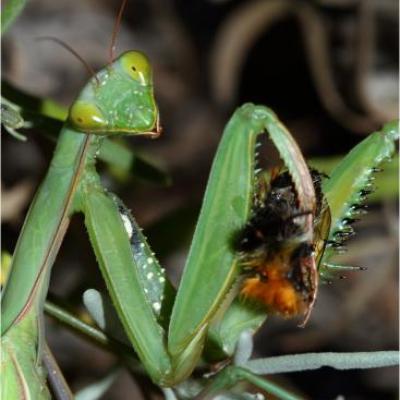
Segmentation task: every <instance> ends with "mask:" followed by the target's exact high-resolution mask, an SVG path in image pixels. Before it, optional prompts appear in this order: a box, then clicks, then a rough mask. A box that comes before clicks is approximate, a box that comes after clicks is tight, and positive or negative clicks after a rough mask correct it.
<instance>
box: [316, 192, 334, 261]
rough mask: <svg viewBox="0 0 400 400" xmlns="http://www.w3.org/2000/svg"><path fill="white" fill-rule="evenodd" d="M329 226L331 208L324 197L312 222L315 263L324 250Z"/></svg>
mask: <svg viewBox="0 0 400 400" xmlns="http://www.w3.org/2000/svg"><path fill="white" fill-rule="evenodd" d="M330 228H331V210H330V208H329V205H328V202H327V201H326V199H324V200H323V204H322V208H321V212H320V213H319V216H318V217H317V218H316V220H315V223H314V244H315V264H316V266H317V268H319V263H320V262H321V258H322V256H323V254H324V251H325V246H326V241H327V238H328V235H329V230H330Z"/></svg>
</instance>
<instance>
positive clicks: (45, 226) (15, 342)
mask: <svg viewBox="0 0 400 400" xmlns="http://www.w3.org/2000/svg"><path fill="white" fill-rule="evenodd" d="M159 121H160V119H159V114H158V109H157V104H156V102H155V99H154V94H153V81H152V70H151V65H150V62H149V60H148V58H147V57H146V56H145V55H144V54H143V53H141V52H139V51H128V52H126V53H123V54H122V55H121V56H119V57H118V58H116V59H114V57H111V61H110V63H109V64H108V65H107V66H105V67H104V68H103V69H102V70H100V71H99V72H98V73H97V74H95V75H94V76H93V77H92V78H91V79H90V81H89V82H88V83H87V85H86V86H85V87H84V88H83V90H82V91H81V93H80V94H79V96H78V97H77V99H76V100H75V101H74V103H73V104H72V106H71V107H70V110H69V115H68V118H67V120H66V122H65V124H64V126H63V128H62V131H61V134H60V136H59V140H58V143H57V147H56V150H55V153H54V156H53V159H52V161H51V164H50V167H49V169H48V172H47V175H46V177H45V178H44V180H43V182H42V184H41V186H40V188H39V190H38V192H37V194H36V196H35V198H34V201H33V203H32V205H31V207H30V210H29V212H28V215H27V217H26V221H25V224H24V226H23V229H22V231H21V234H20V237H19V240H18V243H17V246H16V249H15V252H14V256H13V260H12V266H11V273H10V276H9V279H8V281H7V284H6V286H5V288H4V291H3V296H2V327H1V332H2V346H3V352H4V359H5V365H6V368H5V374H4V376H7V378H4V379H8V381H9V382H23V383H22V384H21V383H19V384H17V383H16V384H11V383H10V384H8V385H6V387H5V388H3V393H5V398H19V397H18V396H21V393H25V394H26V393H30V394H32V390H34V391H35V392H34V393H33V398H47V397H48V396H49V394H48V391H47V389H46V387H45V383H44V382H45V374H44V372H43V370H42V368H41V358H42V351H43V348H44V346H45V345H44V333H43V326H42V321H41V320H42V314H43V311H42V310H43V303H44V300H45V297H46V294H47V288H48V284H49V277H50V272H51V267H52V265H53V263H54V261H55V258H56V255H57V252H58V250H59V248H60V245H61V243H62V240H63V237H64V234H65V232H66V231H67V229H68V224H69V220H70V218H71V216H72V215H73V214H75V213H82V214H83V215H84V217H85V225H86V228H87V231H88V234H89V238H90V241H91V244H92V247H93V249H94V252H95V254H96V258H97V260H98V264H99V266H100V269H101V272H102V275H103V278H104V280H105V282H106V285H107V289H108V292H109V295H110V297H111V299H112V303H113V305H114V308H115V310H116V312H117V314H118V316H119V318H120V320H121V322H122V325H123V327H124V330H125V332H126V334H127V336H128V338H129V341H130V343H131V344H132V346H133V348H134V350H135V352H136V353H137V355H138V357H139V359H140V361H141V362H142V364H143V366H144V368H145V370H146V371H147V373H148V374H149V376H150V377H151V379H152V380H153V381H154V382H155V383H156V384H158V385H160V386H164V387H172V386H175V385H177V384H178V383H179V382H182V381H183V380H184V379H186V378H187V377H189V376H190V374H191V372H192V371H193V369H194V368H195V367H196V365H197V364H198V361H199V359H200V357H201V356H202V354H203V350H205V351H207V347H208V346H209V344H210V343H213V345H214V347H215V346H217V347H218V349H219V352H220V353H222V354H223V357H228V356H229V355H230V354H231V353H232V347H234V346H235V344H236V342H237V339H238V336H239V333H238V334H237V335H236V336H235V337H233V338H230V339H229V340H230V341H229V342H228V341H227V339H225V338H224V337H223V334H222V332H223V329H224V318H232V313H233V314H235V312H237V317H236V318H237V320H240V319H241V318H242V322H243V326H247V327H249V328H251V329H252V330H255V329H256V328H258V327H259V326H260V325H261V323H262V322H263V320H264V319H265V311H264V310H263V311H262V312H260V311H259V310H257V311H254V310H251V307H250V306H249V305H246V304H244V303H242V302H241V301H240V300H238V299H237V298H236V299H235V294H237V282H238V277H239V275H240V260H239V258H238V257H237V254H235V251H233V250H232V247H231V245H230V242H231V238H232V233H234V232H235V231H237V230H239V229H241V228H242V227H243V226H244V225H245V223H246V221H248V219H249V217H250V215H251V210H252V205H253V196H254V185H255V180H256V177H255V172H254V171H255V160H254V153H255V147H256V139H257V136H258V135H259V134H261V133H262V132H264V131H266V132H268V133H269V136H270V138H271V140H272V142H273V143H274V145H275V146H276V147H277V149H278V151H279V153H280V156H281V158H282V160H283V163H284V165H285V167H286V168H287V170H288V171H289V174H290V176H291V179H292V181H293V185H294V188H295V191H296V193H297V198H298V208H299V210H300V211H301V212H302V213H303V214H304V215H303V220H304V229H303V230H304V232H303V233H304V237H306V240H307V241H308V242H310V243H312V242H313V241H314V229H313V223H312V218H313V213H314V210H315V202H316V200H315V192H314V186H313V182H312V179H311V175H310V172H309V170H308V167H307V165H306V163H305V161H304V159H303V157H302V155H301V153H300V150H299V148H298V146H297V144H296V143H295V141H294V140H293V138H292V137H291V135H290V134H289V132H288V131H287V130H286V128H285V127H284V126H283V125H282V124H281V123H280V122H279V120H278V118H277V117H276V115H275V114H274V113H273V112H272V111H271V110H270V109H269V108H267V107H264V106H258V105H253V104H245V105H243V106H242V107H240V108H239V109H238V110H237V111H236V112H235V113H234V115H233V116H232V118H231V120H230V122H229V123H228V125H227V126H226V128H225V131H224V134H223V137H222V139H221V142H220V145H219V148H218V151H217V153H216V156H215V159H214V162H213V166H212V169H211V173H210V178H209V181H208V185H207V190H206V193H205V196H204V201H203V205H202V209H201V212H200V215H199V219H198V223H197V226H196V230H195V233H194V237H193V241H192V245H191V249H190V252H189V255H188V259H187V262H186V266H185V269H184V273H183V277H182V281H181V284H180V286H179V288H178V291H177V293H176V295H175V289H173V287H172V286H171V284H170V283H169V282H168V279H167V277H166V275H165V272H164V270H163V269H162V268H161V267H160V265H159V263H158V261H157V259H156V258H155V257H154V255H153V253H152V252H151V249H150V246H149V245H148V243H147V242H146V239H145V237H144V236H143V234H142V233H141V231H140V229H139V227H138V226H137V224H136V222H135V220H134V219H133V217H132V216H131V215H130V213H129V211H128V210H127V209H126V208H125V206H124V205H123V203H122V202H121V201H120V200H119V199H118V198H116V197H115V196H114V195H112V194H110V193H108V191H107V190H106V189H105V188H104V187H103V186H102V184H101V182H100V178H99V175H98V173H97V171H96V168H95V164H96V157H97V155H98V153H99V151H100V149H101V147H102V146H103V144H104V140H105V138H106V137H107V136H113V135H122V134H125V135H133V136H135V135H145V136H149V137H151V138H156V137H157V136H158V135H159V134H160V133H161V127H160V122H159ZM374 135H375V136H374ZM374 135H372V136H371V137H369V138H368V139H367V140H366V141H364V142H363V146H364V149H363V151H361V150H359V151H358V153H357V151H355V152H353V154H352V153H350V155H349V157H348V158H347V159H345V160H344V161H343V162H342V163H341V164H340V165H339V167H338V169H337V171H338V172H336V173H335V171H334V172H333V174H332V176H331V179H330V180H329V181H328V182H327V184H326V185H325V186H326V187H324V189H325V190H324V191H325V195H326V197H327V199H328V203H329V204H330V205H331V213H332V224H331V227H330V229H329V227H328V231H327V236H329V238H332V237H334V236H335V235H337V233H338V232H339V231H343V230H346V229H347V227H343V226H342V225H343V224H342V220H343V218H345V217H347V218H349V213H356V212H357V210H356V208H354V209H351V204H355V203H356V202H357V201H359V200H360V199H359V198H356V197H357V195H358V194H359V193H360V191H361V190H362V188H363V187H364V186H365V185H367V183H368V181H369V179H370V176H371V174H372V173H373V168H375V167H377V165H379V164H380V163H381V161H382V160H383V159H385V158H388V157H390V155H391V154H392V153H393V151H394V143H393V142H394V140H395V138H396V136H397V135H398V132H397V126H395V125H393V124H392V125H388V126H387V127H386V129H385V131H384V132H382V133H376V134H374ZM367 141H368V142H367ZM360 162H361V163H362V164H360V165H362V174H360V175H359V176H358V175H357V177H356V176H355V175H354V173H353V174H351V173H350V174H349V173H348V172H347V175H346V174H345V173H343V170H345V169H346V167H349V166H351V164H352V163H360ZM340 168H341V169H342V170H341V169H340ZM343 179H344V180H345V183H346V184H347V186H346V187H347V188H351V189H348V192H347V193H345V194H342V192H340V193H339V191H338V190H337V188H338V186H339V185H343V181H342V180H343ZM360 196H361V195H360ZM347 199H351V202H350V205H347V206H346V207H343V206H342V205H343V204H347V203H346V201H347ZM327 254H328V255H329V256H331V252H329V251H327ZM319 265H320V272H321V273H324V272H325V273H326V272H327V271H328V270H329V266H330V264H328V263H327V257H325V256H324V255H322V254H321V259H320V260H319ZM317 267H318V265H316V264H315V260H314V258H312V260H311V266H310V267H309V271H308V272H309V273H310V276H311V278H310V279H311V280H312V283H313V285H312V286H313V291H312V300H311V301H310V304H309V307H308V309H307V311H306V314H307V315H306V318H308V317H309V313H310V311H311V309H312V306H313V303H314V300H315V296H316V291H317V286H318V273H317ZM235 288H236V289H235ZM235 310H236V311H235ZM246 313H247V314H246ZM248 314H252V318H250V317H249V316H248ZM254 315H256V317H255V316H254ZM227 316H228V317H227ZM250 319H251V323H248V322H247V321H248V320H250ZM246 323H247V325H246ZM238 325H240V324H238ZM229 348H231V350H229ZM34 380H37V382H38V384H37V385H36V386H35V385H34V384H33V383H32V382H33V381H34ZM27 382H29V385H28V383H27ZM28 386H29V387H28ZM32 388H34V389H32ZM35 396H36V397H35Z"/></svg>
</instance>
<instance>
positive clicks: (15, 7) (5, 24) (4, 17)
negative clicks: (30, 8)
mask: <svg viewBox="0 0 400 400" xmlns="http://www.w3.org/2000/svg"><path fill="white" fill-rule="evenodd" d="M27 2H28V0H8V1H7V3H6V5H4V6H3V8H2V10H1V34H2V35H3V34H4V33H5V32H6V31H7V30H8V29H9V28H10V26H11V24H12V23H13V22H14V21H15V19H16V18H17V17H18V15H19V14H21V12H22V10H23V9H24V7H25V6H26V3H27Z"/></svg>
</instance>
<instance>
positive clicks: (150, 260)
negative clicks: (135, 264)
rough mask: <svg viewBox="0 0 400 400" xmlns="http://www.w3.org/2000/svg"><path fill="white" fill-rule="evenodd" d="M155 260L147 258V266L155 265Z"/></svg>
mask: <svg viewBox="0 0 400 400" xmlns="http://www.w3.org/2000/svg"><path fill="white" fill-rule="evenodd" d="M153 262H154V260H153V259H152V258H151V257H148V258H147V264H150V265H151V264H153Z"/></svg>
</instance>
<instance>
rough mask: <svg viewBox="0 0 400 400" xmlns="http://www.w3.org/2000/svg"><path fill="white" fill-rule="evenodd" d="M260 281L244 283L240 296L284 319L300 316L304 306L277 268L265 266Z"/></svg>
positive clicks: (300, 298) (282, 272) (251, 280)
mask: <svg viewBox="0 0 400 400" xmlns="http://www.w3.org/2000/svg"><path fill="white" fill-rule="evenodd" d="M262 275H263V277H264V279H263V280H261V279H260V278H259V277H254V278H248V279H246V280H245V281H244V283H243V287H242V289H241V294H242V295H243V296H244V297H245V298H248V299H251V300H255V301H257V302H259V303H262V304H263V305H265V306H266V308H267V309H268V311H269V312H271V313H274V314H279V315H282V316H286V317H293V316H295V315H298V314H302V313H303V312H304V310H305V308H306V304H305V302H304V300H303V298H302V296H301V294H300V293H298V292H297V291H296V289H295V288H294V286H293V284H292V283H291V282H290V281H289V280H288V279H287V278H286V276H285V274H284V271H282V268H281V267H279V266H274V265H268V266H265V267H264V269H263V271H262Z"/></svg>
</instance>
